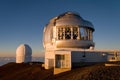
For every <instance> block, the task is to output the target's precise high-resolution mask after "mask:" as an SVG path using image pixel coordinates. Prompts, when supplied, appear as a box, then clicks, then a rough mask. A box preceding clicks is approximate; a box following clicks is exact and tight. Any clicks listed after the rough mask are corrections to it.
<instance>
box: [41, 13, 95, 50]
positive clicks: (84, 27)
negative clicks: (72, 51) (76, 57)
mask: <svg viewBox="0 0 120 80" xmlns="http://www.w3.org/2000/svg"><path fill="white" fill-rule="evenodd" d="M93 32H94V26H93V24H92V23H91V22H90V21H88V20H84V19H83V18H82V17H81V16H80V15H79V14H78V13H74V12H65V13H63V14H60V15H59V16H57V17H54V18H52V19H51V20H50V22H49V23H48V24H47V25H46V26H45V28H44V39H43V44H44V47H46V45H47V44H55V47H56V48H90V47H91V46H93V47H94V42H93V36H92V33H93Z"/></svg>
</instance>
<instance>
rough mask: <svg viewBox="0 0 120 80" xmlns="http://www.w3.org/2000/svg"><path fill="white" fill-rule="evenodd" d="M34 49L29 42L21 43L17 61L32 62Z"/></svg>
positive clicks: (17, 52)
mask: <svg viewBox="0 0 120 80" xmlns="http://www.w3.org/2000/svg"><path fill="white" fill-rule="evenodd" d="M31 59H32V49H31V48H30V46H28V45H27V44H21V45H20V46H19V47H18V48H17V50H16V63H24V62H25V63H26V62H31Z"/></svg>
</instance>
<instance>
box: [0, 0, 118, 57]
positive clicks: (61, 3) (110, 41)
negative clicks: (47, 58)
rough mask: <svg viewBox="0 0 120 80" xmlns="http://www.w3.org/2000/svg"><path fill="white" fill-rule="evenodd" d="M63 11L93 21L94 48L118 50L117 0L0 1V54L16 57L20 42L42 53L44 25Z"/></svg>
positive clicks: (34, 51)
mask: <svg viewBox="0 0 120 80" xmlns="http://www.w3.org/2000/svg"><path fill="white" fill-rule="evenodd" d="M66 11H75V12H78V13H79V14H80V16H81V17H83V18H84V19H86V20H89V21H91V22H92V23H93V25H94V28H95V32H94V42H95V44H96V49H119V50H120V1H119V0H0V56H1V57H2V56H15V52H16V48H17V47H18V46H19V45H20V44H23V43H26V44H28V45H30V47H31V48H32V50H33V56H42V55H43V52H44V48H43V45H42V36H43V28H44V26H45V25H46V24H47V23H48V22H49V20H50V19H51V18H53V17H55V16H57V15H59V14H61V13H64V12H66Z"/></svg>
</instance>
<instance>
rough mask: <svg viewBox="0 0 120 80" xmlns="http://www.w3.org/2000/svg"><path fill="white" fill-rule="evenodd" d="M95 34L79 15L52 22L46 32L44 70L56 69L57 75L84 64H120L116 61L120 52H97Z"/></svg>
mask: <svg viewBox="0 0 120 80" xmlns="http://www.w3.org/2000/svg"><path fill="white" fill-rule="evenodd" d="M94 31H95V29H94V26H93V24H92V23H91V22H90V21H88V20H85V19H83V18H82V17H81V16H80V15H79V14H78V13H74V12H65V13H63V14H61V15H59V16H57V17H54V18H52V19H51V20H50V22H49V23H48V24H47V25H46V26H45V27H44V32H43V34H44V35H43V46H44V48H45V69H50V68H54V74H58V73H61V72H64V71H68V70H71V68H72V67H75V66H78V65H80V63H81V62H105V61H110V60H118V59H117V58H116V57H114V53H115V54H117V57H118V56H119V54H118V52H115V51H106V50H103V51H100V50H94V47H95V43H94V41H93V32H94ZM119 52H120V51H119ZM113 57H114V59H112V58H113Z"/></svg>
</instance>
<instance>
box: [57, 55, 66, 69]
mask: <svg viewBox="0 0 120 80" xmlns="http://www.w3.org/2000/svg"><path fill="white" fill-rule="evenodd" d="M55 64H56V65H55V67H56V68H64V67H65V55H60V54H57V55H55Z"/></svg>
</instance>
